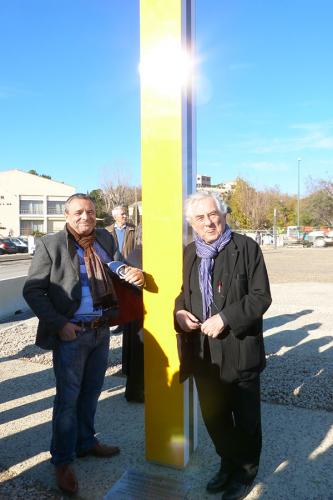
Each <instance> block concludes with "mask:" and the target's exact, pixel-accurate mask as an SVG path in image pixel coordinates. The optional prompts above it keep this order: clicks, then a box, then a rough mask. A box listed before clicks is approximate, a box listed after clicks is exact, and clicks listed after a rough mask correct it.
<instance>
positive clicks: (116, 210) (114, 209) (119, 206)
mask: <svg viewBox="0 0 333 500" xmlns="http://www.w3.org/2000/svg"><path fill="white" fill-rule="evenodd" d="M121 210H126V209H125V207H124V206H123V205H117V206H116V207H113V209H112V212H111V213H112V217H115V215H116V213H117V212H120V211H121Z"/></svg>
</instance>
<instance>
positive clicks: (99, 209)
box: [88, 189, 108, 220]
mask: <svg viewBox="0 0 333 500" xmlns="http://www.w3.org/2000/svg"><path fill="white" fill-rule="evenodd" d="M88 195H89V196H90V197H91V198H92V199H93V200H94V202H95V205H96V217H97V218H98V219H103V220H104V219H105V218H106V217H107V216H108V213H107V210H106V207H105V202H104V197H103V191H102V189H93V190H92V191H90V192H88Z"/></svg>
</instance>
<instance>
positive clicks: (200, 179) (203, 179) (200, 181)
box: [197, 174, 212, 188]
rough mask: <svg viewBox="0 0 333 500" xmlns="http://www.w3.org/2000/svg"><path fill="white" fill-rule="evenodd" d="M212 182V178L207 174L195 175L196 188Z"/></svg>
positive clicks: (204, 186) (208, 185) (206, 185)
mask: <svg viewBox="0 0 333 500" xmlns="http://www.w3.org/2000/svg"><path fill="white" fill-rule="evenodd" d="M211 183H212V178H211V177H209V176H208V175H201V174H198V175H197V188H206V187H210V186H211Z"/></svg>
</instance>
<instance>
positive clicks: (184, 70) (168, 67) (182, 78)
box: [139, 38, 194, 95]
mask: <svg viewBox="0 0 333 500" xmlns="http://www.w3.org/2000/svg"><path fill="white" fill-rule="evenodd" d="M139 72H140V77H141V83H142V84H143V85H145V86H147V87H148V88H150V89H152V90H153V91H155V92H158V93H160V94H162V95H167V94H173V93H174V92H175V91H177V89H179V88H182V87H184V86H186V85H188V84H189V83H190V82H191V80H192V79H193V72H194V61H193V58H192V57H191V55H190V54H189V53H188V52H186V50H184V49H182V47H181V45H180V44H179V43H177V41H176V40H173V39H172V38H166V39H164V40H162V41H161V42H160V43H159V44H157V45H156V46H154V47H152V48H151V50H149V51H146V52H145V54H144V55H143V58H142V60H141V62H140V65H139Z"/></svg>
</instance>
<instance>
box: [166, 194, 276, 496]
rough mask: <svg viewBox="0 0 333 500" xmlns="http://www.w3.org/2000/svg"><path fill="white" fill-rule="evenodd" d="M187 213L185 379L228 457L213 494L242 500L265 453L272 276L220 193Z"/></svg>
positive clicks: (179, 317)
mask: <svg viewBox="0 0 333 500" xmlns="http://www.w3.org/2000/svg"><path fill="white" fill-rule="evenodd" d="M185 213H186V218H187V220H188V222H189V223H190V224H191V225H192V227H193V229H194V231H195V240H194V242H193V243H191V244H190V245H188V246H187V247H186V249H185V253H184V267H183V287H182V291H181V293H180V295H179V296H178V297H177V299H176V306H175V324H176V330H177V332H178V334H179V335H178V346H179V354H180V361H181V365H180V378H181V381H183V380H185V379H186V378H187V377H188V376H189V375H194V378H195V382H196V386H197V389H198V394H199V401H200V406H201V410H202V415H203V418H204V422H205V425H206V427H207V430H208V432H209V435H210V437H211V439H212V441H213V443H214V445H215V448H216V452H217V453H218V455H219V456H220V457H221V465H220V468H219V471H218V472H217V474H216V475H215V476H214V477H213V478H212V479H211V480H210V481H209V482H208V484H207V491H208V492H210V493H217V492H219V491H224V493H223V496H222V498H223V499H224V500H239V499H241V498H245V496H246V495H247V494H248V493H249V491H250V490H251V488H252V483H253V481H254V478H255V476H256V474H257V471H258V466H259V459H260V452H261V417H260V383H259V374H260V372H261V371H262V370H263V368H264V366H265V352H264V344H263V335H262V316H263V314H264V312H265V311H266V310H267V309H268V307H269V305H270V303H271V295H270V288H269V282H268V277H267V271H266V267H265V263H264V259H263V256H262V253H261V250H260V248H259V246H258V244H257V243H256V242H255V241H253V240H252V239H251V238H248V237H246V236H242V235H239V234H236V233H232V232H231V230H230V228H229V226H228V225H227V224H226V213H227V207H226V206H225V204H224V203H222V202H220V200H218V199H217V198H215V197H214V196H213V195H211V194H208V193H205V192H201V193H196V194H194V195H192V196H190V197H189V198H188V200H187V202H186V208H185Z"/></svg>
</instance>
